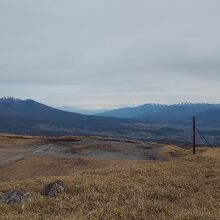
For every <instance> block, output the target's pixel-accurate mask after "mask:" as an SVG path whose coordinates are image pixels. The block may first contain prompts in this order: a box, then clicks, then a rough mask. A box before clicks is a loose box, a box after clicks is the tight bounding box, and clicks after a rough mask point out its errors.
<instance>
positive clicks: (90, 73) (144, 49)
mask: <svg viewBox="0 0 220 220" xmlns="http://www.w3.org/2000/svg"><path fill="white" fill-rule="evenodd" d="M0 96H14V97H17V98H22V99H26V98H32V99H35V100H37V101H41V102H44V103H46V104H49V105H53V106H62V105H69V106H76V107H78V108H85V109H86V108H92V109H98V108H115V107H121V106H127V105H137V104H143V103H148V102H161V103H177V102H182V101H191V102H220V1H219V0H166V1H165V0H151V1H149V0H37V1H36V0H19V1H18V0H0Z"/></svg>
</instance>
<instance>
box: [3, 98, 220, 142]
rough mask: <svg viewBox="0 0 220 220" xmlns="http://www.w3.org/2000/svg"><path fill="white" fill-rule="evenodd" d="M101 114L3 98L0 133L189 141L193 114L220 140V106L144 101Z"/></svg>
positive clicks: (209, 133) (205, 131) (209, 132)
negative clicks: (81, 112)
mask: <svg viewBox="0 0 220 220" xmlns="http://www.w3.org/2000/svg"><path fill="white" fill-rule="evenodd" d="M102 115H103V114H102ZM104 115H105V116H108V117H104V116H91V115H83V114H79V113H72V112H66V111H62V110H58V109H54V108H52V107H49V106H46V105H44V104H41V103H38V102H36V101H33V100H30V99H28V100H19V99H13V98H3V99H0V133H1V132H6V133H17V134H30V135H42V136H60V135H85V136H87V135H95V136H108V137H113V138H127V139H139V140H140V139H141V140H157V139H161V138H171V139H179V140H191V129H192V127H191V121H192V118H191V117H192V116H193V115H196V116H197V118H198V120H199V122H200V123H204V125H205V124H206V125H208V127H204V126H201V128H202V131H203V132H204V133H205V134H207V135H211V137H212V138H213V135H214V136H215V137H216V138H215V141H216V142H218V143H219V142H220V133H219V132H220V107H219V106H218V105H211V104H180V105H170V106H169V105H159V104H147V105H143V106H140V107H135V108H125V109H119V110H114V111H111V112H110V113H108V112H107V113H105V114H104ZM109 116H111V117H109ZM113 116H114V117H113ZM117 117H118V118H117ZM119 117H121V118H119ZM122 117H124V118H122ZM126 117H128V118H126ZM213 126H216V127H215V128H214V127H213ZM218 126H219V128H217V127H218Z"/></svg>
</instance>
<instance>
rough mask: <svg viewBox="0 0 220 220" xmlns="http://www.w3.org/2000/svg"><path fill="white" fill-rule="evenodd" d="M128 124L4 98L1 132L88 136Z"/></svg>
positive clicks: (0, 124) (0, 117) (1, 109)
mask: <svg viewBox="0 0 220 220" xmlns="http://www.w3.org/2000/svg"><path fill="white" fill-rule="evenodd" d="M124 122H129V120H127V119H119V118H118V119H116V118H111V119H110V118H108V117H99V116H89V115H83V114H79V113H72V112H66V111H62V110H58V109H55V108H52V107H49V106H47V105H44V104H42V103H39V102H36V101H34V100H31V99H27V100H20V99H16V98H12V97H3V98H0V132H15V133H18V134H37V135H65V134H73V133H74V134H77V135H78V134H79V135H80V134H86V135H87V134H95V133H96V132H99V131H102V132H105V131H111V130H112V129H113V128H115V129H116V128H117V126H118V124H119V123H124Z"/></svg>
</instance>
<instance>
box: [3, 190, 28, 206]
mask: <svg viewBox="0 0 220 220" xmlns="http://www.w3.org/2000/svg"><path fill="white" fill-rule="evenodd" d="M30 197H31V192H29V191H26V190H24V189H13V190H10V191H8V192H6V193H5V194H4V195H3V196H2V197H1V198H0V204H12V203H21V202H25V201H27V200H29V199H30Z"/></svg>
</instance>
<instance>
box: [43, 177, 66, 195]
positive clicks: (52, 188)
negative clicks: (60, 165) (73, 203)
mask: <svg viewBox="0 0 220 220" xmlns="http://www.w3.org/2000/svg"><path fill="white" fill-rule="evenodd" d="M65 191H66V187H65V185H64V182H63V181H60V180H58V181H55V182H52V183H49V184H48V185H46V186H45V187H44V189H43V195H44V196H49V197H56V196H58V195H59V194H61V193H64V192H65Z"/></svg>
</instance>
